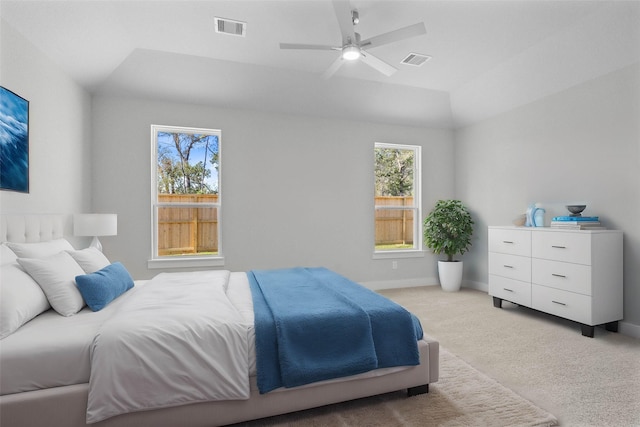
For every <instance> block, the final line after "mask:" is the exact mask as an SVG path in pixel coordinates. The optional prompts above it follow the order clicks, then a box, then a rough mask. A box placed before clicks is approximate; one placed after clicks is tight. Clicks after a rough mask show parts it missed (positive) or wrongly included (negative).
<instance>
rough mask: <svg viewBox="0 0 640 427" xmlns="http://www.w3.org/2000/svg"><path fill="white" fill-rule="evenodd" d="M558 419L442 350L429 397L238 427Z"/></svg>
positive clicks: (332, 408)
mask: <svg viewBox="0 0 640 427" xmlns="http://www.w3.org/2000/svg"><path fill="white" fill-rule="evenodd" d="M555 425H558V421H557V419H556V417H554V416H553V415H551V414H550V413H549V412H547V411H545V410H543V409H541V408H538V407H537V406H535V405H533V404H532V403H531V402H529V401H528V400H526V399H524V398H522V397H521V396H519V395H518V394H516V393H515V392H513V391H511V390H509V389H508V388H506V387H504V386H502V385H501V384H500V383H498V382H497V381H495V380H493V379H491V378H489V377H488V376H486V375H484V374H483V373H481V372H480V371H478V370H476V369H475V368H473V367H472V366H471V365H469V364H467V363H466V362H464V361H463V360H461V359H460V358H458V357H457V356H455V355H453V354H452V353H450V352H448V351H447V350H445V349H443V348H442V347H440V379H439V381H438V382H437V383H434V384H432V385H431V386H430V389H429V393H428V394H423V395H419V396H414V397H410V398H407V397H406V391H405V392H402V391H400V392H395V393H387V394H384V395H380V396H374V397H370V398H366V399H358V400H354V401H351V402H345V403H339V404H335V405H328V406H324V407H321V408H316V409H310V410H307V411H301V412H296V413H293V414H287V415H280V416H276V417H271V418H264V419H262V420H256V421H251V422H247V423H240V424H236V425H235V426H243V427H263V426H265V427H266V426H277V427H289V426H310V427H324V426H327V427H329V426H332V427H333V426H367V427H370V426H380V427H383V426H384V427H393V426H398V427H399V426H403V427H413V426H415V427H418V426H419V427H429V426H446V427H458V426H474V427H475V426H477V427H482V426H491V427H501V426H503V427H507V426H509V427H515V426H523V427H524V426H555Z"/></svg>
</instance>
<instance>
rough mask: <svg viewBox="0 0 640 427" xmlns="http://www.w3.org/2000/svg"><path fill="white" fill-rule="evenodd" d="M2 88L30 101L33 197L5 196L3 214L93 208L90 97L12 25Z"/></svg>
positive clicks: (6, 33)
mask: <svg viewBox="0 0 640 427" xmlns="http://www.w3.org/2000/svg"><path fill="white" fill-rule="evenodd" d="M0 34H1V38H0V39H1V41H0V55H1V57H0V84H1V85H2V86H4V87H5V88H7V89H10V90H12V91H13V92H15V93H17V94H18V95H20V96H22V97H23V98H25V99H27V100H28V101H29V193H28V194H25V193H16V192H12V191H1V192H0V213H3V214H6V213H73V212H82V211H85V212H86V211H88V210H89V209H90V207H91V199H90V197H91V196H90V195H91V182H90V170H89V161H90V155H91V151H90V149H91V144H90V136H91V135H90V133H91V132H90V123H91V122H90V119H91V115H90V107H91V101H90V96H89V94H88V93H87V92H86V91H84V90H83V89H81V88H80V87H79V86H78V85H77V84H76V83H74V82H73V80H71V79H70V78H69V77H68V76H67V75H66V74H65V73H63V72H62V71H61V70H60V69H59V68H58V67H57V66H56V65H55V64H54V63H53V62H52V61H51V60H50V59H49V58H48V57H46V56H45V55H44V54H43V53H42V52H41V51H39V50H38V49H37V48H36V47H35V46H33V45H32V44H31V43H30V42H29V41H27V40H26V39H25V38H24V37H23V36H21V35H20V34H19V33H17V32H16V31H15V30H14V29H13V28H11V27H10V26H9V25H8V24H6V22H4V21H2V22H1V25H0Z"/></svg>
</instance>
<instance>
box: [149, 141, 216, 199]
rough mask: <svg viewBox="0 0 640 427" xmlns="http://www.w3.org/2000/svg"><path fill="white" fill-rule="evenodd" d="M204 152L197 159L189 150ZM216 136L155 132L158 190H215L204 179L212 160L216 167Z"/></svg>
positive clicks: (192, 192)
mask: <svg viewBox="0 0 640 427" xmlns="http://www.w3.org/2000/svg"><path fill="white" fill-rule="evenodd" d="M194 152H196V153H199V154H201V155H202V154H203V155H204V158H203V159H202V160H200V161H198V162H197V163H196V162H194V161H193V159H192V157H193V156H192V154H193V153H194ZM218 159H219V149H218V138H217V136H212V135H200V134H191V133H168V132H159V133H158V166H157V167H158V169H157V170H158V192H159V193H161V194H217V193H218V188H217V186H216V187H214V188H212V186H211V185H209V184H208V183H207V179H208V178H210V177H211V166H209V164H211V165H212V166H213V167H214V168H215V169H216V171H218V168H219V162H218Z"/></svg>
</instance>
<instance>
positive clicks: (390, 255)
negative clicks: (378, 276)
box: [372, 249, 424, 259]
mask: <svg viewBox="0 0 640 427" xmlns="http://www.w3.org/2000/svg"><path fill="white" fill-rule="evenodd" d="M372 258H373V259H394V258H395V259H398V258H424V251H422V250H419V249H415V250H410V251H379V252H374V253H373V256H372Z"/></svg>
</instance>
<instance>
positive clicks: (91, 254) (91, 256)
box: [67, 247, 111, 274]
mask: <svg viewBox="0 0 640 427" xmlns="http://www.w3.org/2000/svg"><path fill="white" fill-rule="evenodd" d="M67 252H68V253H69V255H71V256H72V257H73V259H75V260H76V262H77V263H78V264H79V265H80V267H82V269H83V270H84V272H85V273H87V274H91V273H95V272H96V271H98V270H102V269H103V268H105V267H106V266H108V265H110V264H111V263H110V262H109V260H108V259H107V257H106V256H104V254H103V253H102V252H100V251H99V250H98V249H96V248H94V247H91V248H86V249H81V250H79V251H67Z"/></svg>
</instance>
